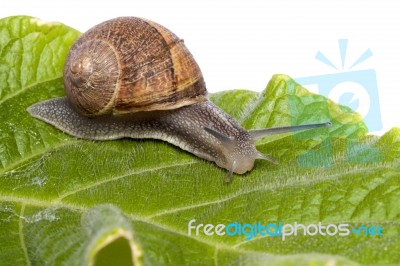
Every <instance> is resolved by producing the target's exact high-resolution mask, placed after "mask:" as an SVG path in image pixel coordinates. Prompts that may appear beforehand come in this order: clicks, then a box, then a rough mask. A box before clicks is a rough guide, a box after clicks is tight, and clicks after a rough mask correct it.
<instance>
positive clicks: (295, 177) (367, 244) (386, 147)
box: [0, 17, 400, 265]
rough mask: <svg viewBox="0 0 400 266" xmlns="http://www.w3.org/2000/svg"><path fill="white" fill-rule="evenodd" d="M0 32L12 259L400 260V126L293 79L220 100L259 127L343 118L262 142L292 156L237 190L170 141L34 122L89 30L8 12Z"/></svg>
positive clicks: (2, 218)
mask: <svg viewBox="0 0 400 266" xmlns="http://www.w3.org/2000/svg"><path fill="white" fill-rule="evenodd" d="M0 32H1V34H0V51H1V56H0V121H1V122H0V139H1V142H0V162H1V164H0V241H1V243H2V244H1V245H0V264H1V265H60V264H66V265H106V264H107V263H110V262H111V263H115V264H118V265H138V264H143V265H213V264H218V265H241V264H245V265H395V264H397V263H398V262H399V261H400V255H399V254H400V253H399V252H398V251H399V250H400V238H399V231H400V228H399V226H398V225H399V220H400V206H399V204H398V202H399V201H400V181H399V177H400V173H399V172H400V166H399V165H400V164H399V163H400V161H399V159H398V158H399V157H400V129H398V128H394V129H392V130H391V131H389V132H387V133H386V134H385V135H384V136H382V137H380V138H378V137H375V136H370V135H367V128H366V126H365V124H364V123H363V122H362V120H361V117H360V116H359V115H358V114H357V113H354V112H352V111H351V110H350V109H349V108H347V107H345V106H339V105H337V104H335V103H333V102H331V101H330V100H328V99H326V98H324V97H322V96H320V95H315V94H312V93H310V92H308V91H307V90H306V89H304V88H302V87H301V86H299V85H298V84H296V83H295V82H294V81H293V80H292V79H291V78H289V77H288V76H285V75H275V76H274V77H273V78H272V79H271V81H270V83H269V84H268V86H267V88H266V89H265V91H264V92H263V93H254V92H250V91H245V90H240V91H226V92H221V93H217V94H212V95H211V100H212V101H214V102H215V103H216V104H217V105H218V106H220V107H221V108H222V109H224V110H225V111H226V112H228V113H230V114H231V115H232V116H233V117H235V118H236V119H237V120H238V121H240V122H241V123H242V124H243V126H244V127H245V128H248V129H256V128H264V127H274V126H284V125H295V124H305V123H316V122H325V121H328V120H329V121H331V122H332V123H333V126H332V127H330V128H320V129H317V130H314V131H309V132H302V133H297V134H283V135H280V136H274V137H271V138H265V139H262V140H260V141H258V142H257V148H258V149H259V150H260V151H262V152H264V153H266V154H270V155H271V156H273V157H275V158H277V159H278V160H279V161H280V164H279V165H272V164H270V163H268V162H265V161H258V162H257V163H256V165H255V168H254V169H253V170H252V171H251V172H250V173H248V174H245V175H242V176H239V175H235V178H234V180H233V182H232V183H230V184H225V182H224V177H225V174H226V172H225V170H223V169H220V168H218V167H217V166H216V165H215V164H213V163H210V162H206V161H204V160H201V159H198V158H197V157H195V156H193V155H191V154H189V153H187V152H184V151H182V150H180V149H178V148H176V147H174V146H172V145H169V144H167V143H164V142H161V141H157V140H131V139H123V140H118V141H103V142H100V141H87V140H80V139H76V138H73V137H70V136H68V135H66V134H64V133H62V132H60V131H59V130H57V129H55V128H53V127H52V126H50V125H48V124H46V123H44V122H42V121H39V120H37V119H34V118H32V117H30V116H29V114H28V113H27V111H26V108H27V107H28V106H30V105H32V104H34V103H36V102H38V101H42V100H45V99H49V98H53V97H57V96H62V95H64V92H63V83H62V68H63V62H64V60H65V57H66V54H67V52H68V49H69V47H70V45H71V44H72V42H73V41H74V40H75V39H76V38H77V37H78V36H79V33H78V32H77V31H75V30H73V29H71V28H69V27H66V26H64V25H62V24H58V23H53V24H47V23H43V22H41V21H39V20H37V19H34V18H30V17H10V18H5V19H2V20H0ZM192 219H195V220H196V221H195V222H194V223H193V224H194V225H199V224H213V225H217V224H225V225H228V224H230V223H235V222H236V221H237V222H238V223H242V224H246V223H248V224H256V223H257V222H261V223H262V224H264V225H266V224H269V223H273V224H277V223H279V222H282V223H284V224H294V223H296V222H297V223H299V224H300V223H301V224H304V225H310V224H318V223H319V222H321V224H322V225H325V226H326V225H329V224H335V225H338V224H348V225H349V228H350V229H353V228H358V227H359V226H368V227H370V226H380V227H382V228H383V235H382V236H379V235H377V236H372V235H368V236H366V235H365V232H364V231H362V233H361V234H360V235H357V234H354V233H351V234H350V235H348V236H339V235H338V234H336V235H334V236H329V235H326V236H322V235H314V236H310V235H308V236H304V235H302V231H301V229H299V231H298V233H299V235H298V236H287V237H286V239H285V240H282V237H280V236H276V237H272V236H261V235H256V236H254V237H252V238H251V237H249V236H248V235H240V236H239V235H236V236H228V235H224V236H218V235H216V234H214V235H212V236H208V235H206V234H205V233H204V232H203V231H201V232H200V233H199V235H196V231H195V230H192V231H191V235H188V223H189V221H191V220H192ZM247 232H249V231H247ZM246 238H251V239H250V240H246Z"/></svg>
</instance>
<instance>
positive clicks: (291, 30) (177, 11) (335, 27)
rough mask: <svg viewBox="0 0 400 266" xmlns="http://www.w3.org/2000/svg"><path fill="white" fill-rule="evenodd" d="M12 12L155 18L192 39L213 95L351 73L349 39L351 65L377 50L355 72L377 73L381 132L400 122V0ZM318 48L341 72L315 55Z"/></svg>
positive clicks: (77, 20) (70, 6) (22, 5)
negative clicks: (285, 78)
mask: <svg viewBox="0 0 400 266" xmlns="http://www.w3.org/2000/svg"><path fill="white" fill-rule="evenodd" d="M396 2H397V3H396ZM398 3H399V4H398ZM12 15H30V16H35V17H38V18H41V19H42V20H44V21H60V22H62V23H64V24H67V25H69V26H71V27H73V28H76V29H78V30H79V31H82V32H83V31H85V30H87V29H89V28H90V27H91V26H93V25H95V24H97V23H99V22H101V21H104V20H106V19H110V18H113V17H117V16H138V17H144V18H148V19H150V20H153V21H155V22H158V23H160V24H162V25H164V26H166V27H167V28H169V29H170V30H172V31H173V32H175V33H176V34H177V35H178V36H179V37H180V38H183V39H184V40H185V44H186V45H187V47H188V48H189V49H190V51H191V52H192V54H193V55H194V56H195V58H196V60H197V62H198V64H199V65H200V67H201V69H202V72H203V75H204V77H205V80H206V83H207V88H208V90H209V91H210V92H215V91H220V90H229V89H241V88H244V89H250V90H253V91H261V90H263V89H264V88H265V86H266V84H267V83H268V81H269V79H270V78H271V76H272V75H273V74H275V73H284V74H288V75H290V76H292V77H303V76H314V75H322V74H330V73H340V71H346V70H347V69H346V65H345V67H344V70H342V68H341V59H340V53H339V48H338V39H348V40H349V42H348V50H347V58H346V62H347V63H348V64H347V66H350V64H351V63H353V62H354V61H355V60H356V59H357V58H358V57H359V56H360V55H361V54H362V53H363V52H364V51H365V50H367V49H368V48H370V49H371V51H372V53H373V56H372V57H371V58H369V59H368V60H366V61H365V62H363V63H361V64H360V65H358V66H357V67H355V68H353V69H352V70H362V69H375V71H376V74H377V83H378V91H379V97H380V108H381V115H382V122H383V129H382V130H381V131H380V132H376V133H383V132H384V131H387V130H388V129H390V128H391V127H393V126H398V127H399V126H400V119H399V114H400V102H399V100H400V97H399V95H400V93H399V92H398V91H399V90H400V81H399V78H400V71H399V70H400V67H399V62H400V53H399V49H400V38H399V37H400V2H398V1H385V0H381V1H377V0H370V1H344V0H336V1H316V0H315V1H310V0H308V1H289V0H286V1H269V2H267V1H266V0H264V1H261V0H260V1H251V0H247V1H243V0H241V1H239V0H230V1H215V0H214V1H212V0H202V1H196V2H190V1H183V0H182V1H179V0H172V1H161V0H141V1H132V0H131V1H122V0H111V1H102V2H100V1H84V0H80V1H76V0H63V1H55V0H52V1H33V0H13V1H4V0H0V18H1V17H6V16H12ZM317 51H321V52H322V53H324V54H325V55H326V56H327V57H328V58H329V59H330V60H331V62H332V63H334V64H335V65H337V66H338V67H339V70H335V69H333V68H331V67H329V66H326V65H324V64H322V63H321V62H319V61H317V60H315V58H314V57H315V55H316V53H317Z"/></svg>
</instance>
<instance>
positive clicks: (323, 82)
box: [294, 39, 382, 168]
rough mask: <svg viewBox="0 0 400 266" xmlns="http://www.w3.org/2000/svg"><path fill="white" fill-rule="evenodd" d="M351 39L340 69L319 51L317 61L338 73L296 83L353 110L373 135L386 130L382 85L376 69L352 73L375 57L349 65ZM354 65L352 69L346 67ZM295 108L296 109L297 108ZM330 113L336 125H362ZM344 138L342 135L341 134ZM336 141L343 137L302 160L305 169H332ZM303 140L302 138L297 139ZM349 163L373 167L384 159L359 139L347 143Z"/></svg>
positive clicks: (364, 57)
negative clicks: (383, 129) (355, 68)
mask: <svg viewBox="0 0 400 266" xmlns="http://www.w3.org/2000/svg"><path fill="white" fill-rule="evenodd" d="M347 44H348V40H347V39H339V51H340V58H341V65H340V67H338V66H337V65H335V64H334V63H332V61H331V60H329V59H328V58H327V57H326V56H325V55H324V54H323V53H322V52H320V51H318V52H317V54H316V56H315V58H316V59H317V60H318V61H320V62H322V63H324V64H325V65H327V66H329V67H331V68H333V69H335V70H336V73H330V74H323V75H315V76H307V77H300V78H295V81H296V82H297V83H299V84H301V85H303V86H305V87H307V86H312V87H314V88H317V89H318V93H319V94H321V95H323V96H325V97H327V98H329V99H331V100H333V101H334V102H336V103H339V104H340V105H345V106H348V107H350V108H351V109H352V110H353V111H355V112H357V113H359V114H360V115H361V117H362V119H363V121H364V123H365V124H366V125H367V127H368V129H369V131H370V132H371V131H378V130H381V129H382V120H381V112H380V105H379V96H378V85H377V80H376V72H375V70H374V69H365V70H352V69H353V68H354V67H356V66H358V65H359V64H361V63H362V62H364V61H365V60H367V59H368V58H370V57H371V56H372V51H371V49H367V50H366V51H365V52H364V53H361V55H360V56H359V57H358V59H357V60H355V61H354V62H352V63H350V64H347V62H346V54H347ZM347 65H350V66H349V67H346V66H347ZM294 106H295V105H294ZM327 108H328V109H327V110H328V113H329V114H330V116H331V118H330V119H332V122H333V121H334V122H335V123H339V124H343V125H345V124H352V123H358V122H359V121H348V120H347V117H346V116H343V117H340V116H336V117H334V115H333V113H331V110H329V105H328V104H327ZM339 134H340V133H339ZM332 137H339V138H340V137H341V136H340V135H335V133H333V135H331V136H330V137H328V138H325V139H324V140H323V141H322V144H321V148H320V149H318V150H310V151H307V152H305V153H304V154H301V155H300V156H299V157H298V162H299V165H300V166H301V167H304V168H321V167H331V165H332V160H333V158H332V152H333V147H332V140H331V138H332ZM297 138H301V137H297ZM347 142H348V143H347V161H348V162H350V163H369V162H376V161H379V160H380V158H381V156H380V152H379V150H377V149H376V148H375V147H373V146H371V145H368V144H363V143H360V142H359V140H358V139H357V137H356V136H352V137H349V138H348V139H347Z"/></svg>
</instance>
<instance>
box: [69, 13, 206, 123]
mask: <svg viewBox="0 0 400 266" xmlns="http://www.w3.org/2000/svg"><path fill="white" fill-rule="evenodd" d="M64 85H65V90H66V93H67V96H68V97H69V99H70V102H71V104H72V105H73V106H74V108H75V109H77V110H78V111H79V112H80V113H82V114H84V115H87V116H96V115H101V114H107V113H114V114H123V113H128V112H138V111H150V110H164V109H175V108H179V107H181V106H185V105H190V104H193V103H195V102H199V101H205V100H206V96H207V90H206V87H205V83H204V80H203V76H202V74H201V71H200V68H199V66H198V65H197V63H196V61H195V60H194V58H193V56H192V54H191V53H190V52H189V50H188V49H187V48H186V46H185V45H184V43H183V40H181V39H179V38H178V37H177V36H176V35H175V34H174V33H172V32H171V31H169V30H168V29H166V28H164V27H163V26H161V25H159V24H157V23H154V22H152V21H149V20H145V19H141V18H135V17H121V18H116V19H112V20H108V21H105V22H103V23H101V24H99V25H97V26H95V27H93V28H91V29H90V30H89V31H87V32H86V33H84V34H83V35H82V36H81V37H80V38H79V39H78V40H77V41H76V42H75V43H74V45H73V46H72V48H71V50H70V53H69V55H68V58H67V61H66V63H65V67H64Z"/></svg>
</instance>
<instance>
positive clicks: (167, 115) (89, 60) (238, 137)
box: [28, 17, 330, 182]
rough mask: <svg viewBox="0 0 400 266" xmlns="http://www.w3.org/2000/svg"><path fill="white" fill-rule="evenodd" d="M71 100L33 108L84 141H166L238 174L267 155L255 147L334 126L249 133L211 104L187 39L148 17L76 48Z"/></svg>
mask: <svg viewBox="0 0 400 266" xmlns="http://www.w3.org/2000/svg"><path fill="white" fill-rule="evenodd" d="M63 78H64V87H65V92H66V97H62V98H56V99H51V100H47V101H44V102H40V103H36V104H34V105H32V106H30V107H29V108H28V112H29V113H30V114H31V115H32V116H33V117H35V118H38V119H40V120H43V121H45V122H47V123H49V124H51V125H53V126H55V127H56V128H58V129H60V130H62V131H63V132H65V133H67V134H70V135H72V136H75V137H77V138H83V139H91V140H113V139H119V138H140V139H141V138H152V139H161V140H164V141H167V142H169V143H171V144H173V145H175V146H178V147H180V148H181V149H183V150H186V151H188V152H190V153H192V154H194V155H196V156H198V157H200V158H203V159H206V160H209V161H212V162H215V163H216V164H217V165H218V166H220V167H222V168H225V169H227V170H228V173H227V176H226V181H227V182H229V181H230V178H231V176H232V174H233V173H237V174H243V173H245V172H247V171H250V170H251V169H252V168H253V166H254V162H255V160H256V159H263V160H268V161H270V162H272V163H277V161H276V160H275V159H273V158H271V157H270V156H268V155H265V154H262V153H260V152H259V151H258V150H257V149H256V148H255V145H254V142H255V140H257V139H259V138H263V137H265V136H269V135H272V134H279V133H284V132H290V131H294V130H305V129H311V128H317V127H322V126H329V125H330V123H329V122H327V123H319V124H310V125H301V126H294V127H283V128H269V129H261V130H249V131H248V130H245V129H244V128H242V127H241V126H240V125H239V124H238V122H236V121H235V120H234V119H233V118H232V117H230V116H229V115H228V114H226V113H225V112H224V111H222V110H220V109H219V108H218V107H217V106H215V105H214V104H213V103H212V102H210V101H209V100H208V98H207V90H206V86H205V82H204V79H203V76H202V73H201V71H200V68H199V66H198V65H197V63H196V61H195V60H194V58H193V56H192V54H191V53H190V52H189V50H188V49H187V48H186V46H185V45H184V43H183V40H181V39H179V38H178V37H177V36H176V35H175V34H174V33H172V32H171V31H169V30H168V29H166V28H165V27H163V26H161V25H159V24H157V23H155V22H152V21H149V20H146V19H141V18H136V17H120V18H115V19H111V20H108V21H105V22H103V23H100V24H98V25H97V26H94V27H93V28H91V29H89V30H88V31H87V32H86V33H84V34H83V35H81V37H80V38H78V40H77V41H76V42H75V43H74V44H73V45H72V47H71V49H70V51H69V54H68V56H67V59H66V62H65V65H64V75H63Z"/></svg>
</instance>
